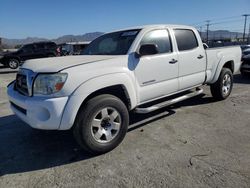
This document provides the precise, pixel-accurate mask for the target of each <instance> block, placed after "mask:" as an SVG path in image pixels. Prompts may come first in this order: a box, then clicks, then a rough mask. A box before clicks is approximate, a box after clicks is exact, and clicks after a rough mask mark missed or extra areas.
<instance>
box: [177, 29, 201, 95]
mask: <svg viewBox="0 0 250 188" xmlns="http://www.w3.org/2000/svg"><path fill="white" fill-rule="evenodd" d="M197 34H198V33H195V32H194V31H193V30H191V29H174V35H175V39H176V42H177V47H178V59H179V90H184V89H187V88H190V87H193V86H196V85H200V84H202V83H203V82H204V80H205V71H206V54H205V50H204V48H203V45H202V42H201V41H198V39H197V37H196V35H197Z"/></svg>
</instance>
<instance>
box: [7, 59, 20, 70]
mask: <svg viewBox="0 0 250 188" xmlns="http://www.w3.org/2000/svg"><path fill="white" fill-rule="evenodd" d="M19 64H20V63H19V61H18V60H17V59H10V60H9V61H8V67H9V68H11V69H17V68H18V67H19Z"/></svg>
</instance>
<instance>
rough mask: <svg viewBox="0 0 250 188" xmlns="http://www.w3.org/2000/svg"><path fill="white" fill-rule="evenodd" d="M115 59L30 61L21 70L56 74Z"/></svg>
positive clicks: (82, 57) (89, 57) (65, 57)
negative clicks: (76, 67)
mask: <svg viewBox="0 0 250 188" xmlns="http://www.w3.org/2000/svg"><path fill="white" fill-rule="evenodd" d="M115 57H117V56H110V55H108V56H103V55H80V56H63V57H51V58H41V59H32V60H27V61H25V62H24V64H23V65H22V68H24V69H30V70H32V71H33V72H58V71H60V70H63V69H67V68H70V67H73V66H78V65H83V64H88V63H94V62H100V61H103V60H108V59H112V58H115Z"/></svg>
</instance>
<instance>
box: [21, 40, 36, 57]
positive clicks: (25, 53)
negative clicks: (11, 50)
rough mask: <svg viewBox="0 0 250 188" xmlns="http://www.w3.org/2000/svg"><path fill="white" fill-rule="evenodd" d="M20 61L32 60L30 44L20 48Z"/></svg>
mask: <svg viewBox="0 0 250 188" xmlns="http://www.w3.org/2000/svg"><path fill="white" fill-rule="evenodd" d="M19 56H20V59H21V61H25V60H28V59H34V58H35V56H34V46H33V45H32V44H27V45H25V46H23V47H22V49H21V51H20V53H19Z"/></svg>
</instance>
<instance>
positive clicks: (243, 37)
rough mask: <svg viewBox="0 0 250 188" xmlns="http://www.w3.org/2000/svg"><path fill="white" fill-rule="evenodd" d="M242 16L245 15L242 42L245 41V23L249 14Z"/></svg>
mask: <svg viewBox="0 0 250 188" xmlns="http://www.w3.org/2000/svg"><path fill="white" fill-rule="evenodd" d="M242 16H244V17H245V23H244V32H243V42H245V35H246V25H247V17H248V16H250V14H243V15H242Z"/></svg>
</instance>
